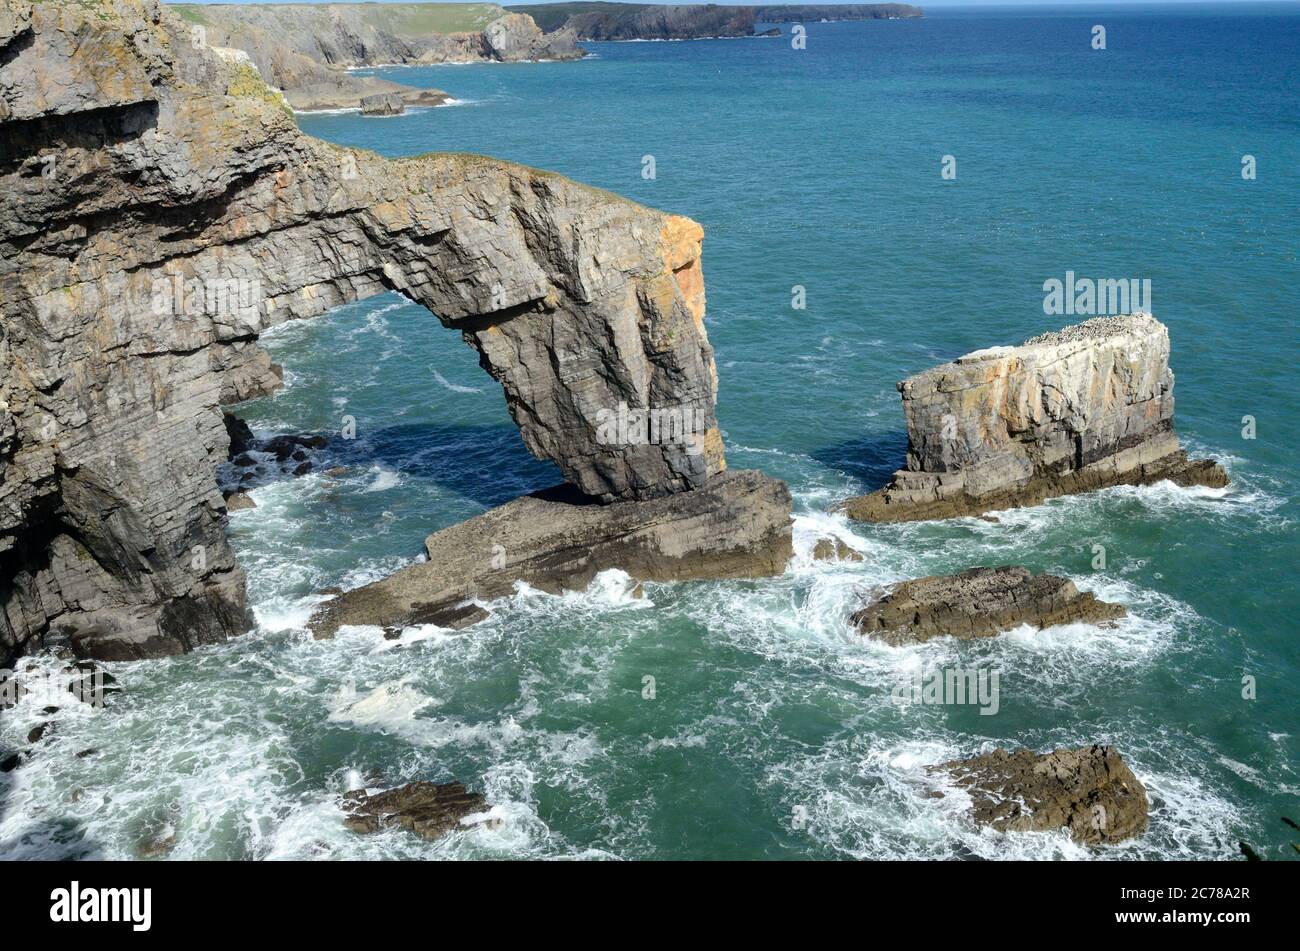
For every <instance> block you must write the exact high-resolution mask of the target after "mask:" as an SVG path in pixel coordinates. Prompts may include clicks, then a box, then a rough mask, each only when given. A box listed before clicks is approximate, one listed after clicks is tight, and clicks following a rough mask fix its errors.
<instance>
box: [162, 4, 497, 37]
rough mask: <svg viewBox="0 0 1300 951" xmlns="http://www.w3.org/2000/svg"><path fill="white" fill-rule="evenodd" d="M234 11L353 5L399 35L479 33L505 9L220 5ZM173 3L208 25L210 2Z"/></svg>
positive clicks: (479, 6) (476, 6) (191, 19)
mask: <svg viewBox="0 0 1300 951" xmlns="http://www.w3.org/2000/svg"><path fill="white" fill-rule="evenodd" d="M218 5H219V6H222V7H225V8H227V9H231V10H267V9H271V10H276V11H278V12H280V13H281V14H284V13H287V12H288V11H290V10H293V9H296V8H300V7H312V8H314V10H315V12H316V13H321V12H323V10H325V9H328V8H329V7H351V8H353V9H354V10H356V11H358V12H359V13H360V14H361V18H362V19H363V20H364V21H365V22H366V23H369V24H370V25H372V26H374V27H376V28H378V29H381V30H384V31H386V32H388V33H395V34H398V35H403V34H405V35H408V36H411V35H417V36H418V35H420V34H425V33H476V32H478V31H479V30H481V29H483V27H485V26H487V25H488V24H489V23H491V22H492V21H493V20H495V19H497V18H499V17H501V16H502V15H503V14H504V13H505V10H504V8H502V7H500V6H498V5H497V4H495V3H337V4H334V3H331V4H320V5H316V4H278V3H276V4H272V3H248V4H238V5H234V4H218ZM169 6H170V7H171V8H172V9H173V10H175V11H176V13H177V14H178V15H179V16H180V17H181V18H182V19H185V20H188V21H189V22H190V23H200V24H207V23H208V22H209V21H207V20H205V19H204V17H203V14H202V12H201V11H202V10H203V8H204V7H205V6H207V4H201V3H175V4H169Z"/></svg>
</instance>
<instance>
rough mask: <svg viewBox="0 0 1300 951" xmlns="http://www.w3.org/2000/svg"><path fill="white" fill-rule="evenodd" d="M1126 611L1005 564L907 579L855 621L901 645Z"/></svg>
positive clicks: (1091, 620) (1061, 581) (1101, 619)
mask: <svg viewBox="0 0 1300 951" xmlns="http://www.w3.org/2000/svg"><path fill="white" fill-rule="evenodd" d="M1127 613H1128V612H1127V611H1126V610H1125V609H1124V606H1123V605H1120V604H1111V603H1109V602H1107V601H1101V600H1098V598H1097V597H1096V596H1095V595H1093V594H1091V593H1090V592H1081V591H1080V590H1079V589H1078V588H1076V587H1075V586H1074V582H1073V581H1070V580H1069V579H1068V578H1058V577H1056V576H1055V575H1034V574H1030V572H1029V571H1028V570H1027V569H1025V568H1020V567H1017V566H1012V565H1003V566H1002V567H1000V568H971V569H970V570H968V571H963V572H960V573H959V574H955V575H930V576H928V577H925V578H915V579H913V580H911V581H904V582H902V583H901V584H899V585H897V586H896V587H895V588H894V589H893V590H892V591H890V592H889V593H888V594H886V595H885V596H884V597H882V598H880V599H878V600H876V601H874V602H872V603H871V604H869V605H867V606H866V607H865V608H863V609H862V610H860V611H858V612H856V613H855V614H853V616H852V618H851V619H850V621H851V623H852V624H853V626H854V627H856V628H857V629H858V630H859V631H860V632H861V633H863V634H865V635H867V636H868V637H872V638H875V639H876V640H881V641H885V642H886V643H888V644H894V645H900V644H916V643H920V642H923V641H928V640H930V639H931V638H934V637H956V638H960V639H963V640H964V639H969V638H976V637H992V636H993V635H995V634H999V633H1001V632H1002V631H1010V630H1012V629H1013V628H1017V627H1020V626H1021V625H1022V624H1028V625H1030V626H1032V627H1037V628H1044V627H1051V626H1052V625H1054V624H1070V623H1074V622H1084V623H1088V624H1105V623H1107V622H1110V621H1116V620H1119V619H1120V618H1122V617H1125V616H1126V615H1127Z"/></svg>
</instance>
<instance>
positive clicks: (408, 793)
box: [343, 782, 487, 839]
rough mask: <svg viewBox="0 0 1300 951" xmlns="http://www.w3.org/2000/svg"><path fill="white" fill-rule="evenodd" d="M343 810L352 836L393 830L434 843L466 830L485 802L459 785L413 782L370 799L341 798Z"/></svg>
mask: <svg viewBox="0 0 1300 951" xmlns="http://www.w3.org/2000/svg"><path fill="white" fill-rule="evenodd" d="M343 807H344V808H345V809H346V810H347V812H348V817H347V818H346V819H345V820H343V824H344V825H345V826H347V827H348V828H349V829H351V830H352V831H353V832H358V833H361V834H363V835H366V834H370V833H373V832H379V831H381V830H383V829H392V828H397V829H405V830H407V831H408V832H414V833H415V834H416V835H418V836H420V837H421V838H423V839H437V838H439V837H441V836H444V835H446V834H447V833H448V832H452V831H455V830H456V829H460V828H464V827H467V823H466V820H467V819H469V818H470V817H472V816H474V815H475V814H477V813H482V812H485V811H486V810H487V800H485V799H484V798H483V796H482V794H481V793H472V792H469V791H468V790H467V789H466V788H465V787H464V786H462V785H461V784H460V783H441V784H439V783H429V782H414V783H407V784H406V785H405V786H398V787H396V788H394V789H388V790H385V791H384V792H379V793H374V794H373V795H372V794H370V793H368V792H366V791H365V790H364V789H358V790H356V791H354V792H350V793H347V794H346V795H345V796H344V797H343ZM469 824H472V823H469Z"/></svg>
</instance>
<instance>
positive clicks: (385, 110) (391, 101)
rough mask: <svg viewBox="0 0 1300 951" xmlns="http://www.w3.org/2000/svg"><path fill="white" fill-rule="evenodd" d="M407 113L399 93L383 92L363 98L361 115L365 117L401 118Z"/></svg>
mask: <svg viewBox="0 0 1300 951" xmlns="http://www.w3.org/2000/svg"><path fill="white" fill-rule="evenodd" d="M405 111H406V106H405V105H404V104H403V102H402V97H401V96H399V95H397V93H392V92H382V93H376V94H375V95H373V96H362V97H361V114H362V115H363V116H400V115H401V114H402V113H403V112H405Z"/></svg>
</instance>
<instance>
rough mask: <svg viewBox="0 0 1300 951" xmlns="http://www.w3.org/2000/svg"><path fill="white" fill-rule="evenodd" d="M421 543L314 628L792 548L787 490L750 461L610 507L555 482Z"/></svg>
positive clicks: (725, 563) (776, 570)
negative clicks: (409, 558)
mask: <svg viewBox="0 0 1300 951" xmlns="http://www.w3.org/2000/svg"><path fill="white" fill-rule="evenodd" d="M425 549H426V552H427V554H428V556H429V560H428V561H426V562H421V563H419V564H414V565H410V566H408V567H406V568H403V569H401V570H400V571H398V572H396V573H394V574H392V575H389V576H388V577H387V578H383V579H381V580H380V581H376V582H373V583H371V584H368V585H365V586H364V587H360V588H355V589H353V590H352V591H349V592H347V593H345V594H342V595H340V596H338V597H336V598H335V599H333V600H332V601H327V602H325V603H324V604H323V605H321V607H320V608H319V609H318V610H317V613H316V614H315V615H314V616H313V617H312V619H311V622H310V626H311V629H312V631H313V632H314V633H315V635H316V636H317V637H322V638H323V637H330V636H332V635H333V634H334V633H335V631H337V630H338V628H339V627H340V626H341V625H344V624H374V625H379V626H381V627H384V628H401V627H406V626H410V625H413V624H427V623H432V624H442V625H444V626H453V627H460V626H464V624H467V623H473V622H474V621H476V620H479V619H481V617H482V614H481V613H480V612H477V611H471V610H469V608H467V607H466V606H465V602H467V601H470V600H488V599H492V598H499V597H503V596H507V595H510V594H512V593H513V592H514V591H515V586H516V583H517V582H520V581H523V582H526V583H527V584H529V585H531V586H532V587H534V588H538V589H541V590H543V591H549V592H560V591H581V590H584V589H585V588H586V587H587V585H588V584H590V583H591V580H592V579H593V578H594V577H595V576H596V574H597V572H600V571H603V570H605V569H609V568H621V569H622V570H624V571H626V572H627V573H628V574H629V575H631V576H632V577H633V578H634V579H636V580H638V581H683V580H690V579H703V578H746V577H764V576H770V575H777V574H780V573H781V572H782V571H784V570H785V566H786V564H787V562H788V561H789V560H790V557H791V554H792V549H791V540H790V492H789V490H788V489H787V488H786V485H785V483H784V482H781V481H779V480H777V479H773V478H770V477H768V476H765V475H763V474H762V473H760V472H756V471H746V470H732V471H728V472H724V473H721V474H719V475H716V476H714V477H713V478H712V479H711V480H709V482H707V483H705V485H704V486H703V487H702V488H699V489H696V490H695V491H693V492H686V493H681V494H678V495H671V496H667V497H665V498H661V499H656V500H653V501H646V502H622V503H616V504H612V505H597V504H594V503H593V502H592V501H591V500H590V499H584V498H582V497H581V496H580V495H578V494H577V493H575V492H574V491H573V489H572V488H571V487H568V486H557V487H556V488H554V489H550V490H547V491H545V492H538V493H536V494H534V495H529V496H525V497H523V498H520V499H515V500H514V501H512V502H507V503H506V504H505V505H501V506H498V507H497V508H494V509H491V510H489V511H487V512H485V513H483V514H482V515H479V516H476V517H474V518H472V519H470V520H469V521H466V522H461V523H460V524H459V525H453V526H451V527H450V528H445V529H443V530H442V531H439V532H435V533H434V534H433V535H430V536H429V538H428V539H427V541H426V542H425ZM449 621H450V622H452V623H448V622H449ZM462 622H463V623H462Z"/></svg>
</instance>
